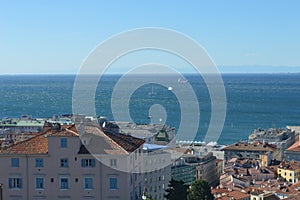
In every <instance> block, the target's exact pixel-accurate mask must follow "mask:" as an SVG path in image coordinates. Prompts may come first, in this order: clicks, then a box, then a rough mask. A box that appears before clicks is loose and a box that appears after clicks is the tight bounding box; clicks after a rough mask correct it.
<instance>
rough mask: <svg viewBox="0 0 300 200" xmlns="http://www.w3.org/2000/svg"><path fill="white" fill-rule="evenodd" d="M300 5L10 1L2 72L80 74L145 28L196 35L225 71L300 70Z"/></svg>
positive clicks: (0, 48) (5, 9) (2, 33)
mask: <svg viewBox="0 0 300 200" xmlns="http://www.w3.org/2000/svg"><path fill="white" fill-rule="evenodd" d="M299 8H300V1H297V0H294V1H292V0H291V1H276V0H269V1H261V0H251V1H250V0H249V1H237V0H236V1H230V0H226V1H221V0H220V1H200V0H195V1H179V0H169V1H167V0H165V1H162V0H157V1H155V0H154V1H153V0H152V1H149V0H144V1H141V0H139V1H121V0H120V1H105V2H104V1H67V0H63V1H53V0H52V1H30V0H28V1H21V0H19V1H17V0H15V1H8V0H7V1H5V0H3V1H0V27H1V28H0V74H14V73H76V72H77V71H78V69H79V67H80V64H81V63H82V61H83V60H84V58H86V57H87V55H88V54H89V52H90V51H91V50H92V49H93V48H95V47H96V46H97V45H98V44H99V43H100V42H102V41H103V40H105V39H106V38H108V37H110V36H112V35H114V34H117V33H119V32H122V31H125V30H129V29H133V28H141V27H162V28H169V29H174V30H177V31H179V32H182V33H184V34H186V35H188V36H190V37H192V38H193V39H195V40H196V41H197V42H198V43H200V44H201V45H202V46H203V47H204V48H205V49H206V50H207V52H208V54H209V55H210V56H211V57H212V59H213V60H214V61H215V63H216V64H217V65H218V66H221V71H222V70H224V71H226V70H227V71H230V70H233V71H236V72H247V71H250V70H253V69H252V68H251V66H253V65H255V66H277V67H267V70H270V72H277V71H284V70H290V71H299V70H298V69H299V66H300V56H299V55H300V54H299V53H300V12H299ZM222 66H238V67H233V68H232V67H231V68H226V67H222ZM282 66H288V68H284V67H282ZM257 68H259V67H257ZM228 69H230V70H228ZM264 69H265V67H264Z"/></svg>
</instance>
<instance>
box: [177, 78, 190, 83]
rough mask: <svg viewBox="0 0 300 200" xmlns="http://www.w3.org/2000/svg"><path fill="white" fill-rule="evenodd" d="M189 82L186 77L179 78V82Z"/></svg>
mask: <svg viewBox="0 0 300 200" xmlns="http://www.w3.org/2000/svg"><path fill="white" fill-rule="evenodd" d="M187 82H189V81H188V80H186V79H182V78H179V79H178V83H187Z"/></svg>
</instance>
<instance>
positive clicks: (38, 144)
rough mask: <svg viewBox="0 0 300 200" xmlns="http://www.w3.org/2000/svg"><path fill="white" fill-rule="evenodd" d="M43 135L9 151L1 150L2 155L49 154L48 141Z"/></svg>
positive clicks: (12, 147)
mask: <svg viewBox="0 0 300 200" xmlns="http://www.w3.org/2000/svg"><path fill="white" fill-rule="evenodd" d="M45 136H46V134H45V133H42V134H39V135H37V136H35V137H33V138H30V139H28V140H25V141H22V142H19V143H16V144H14V145H12V146H10V147H8V148H7V149H4V150H1V151H0V153H1V154H46V153H48V139H47V137H45Z"/></svg>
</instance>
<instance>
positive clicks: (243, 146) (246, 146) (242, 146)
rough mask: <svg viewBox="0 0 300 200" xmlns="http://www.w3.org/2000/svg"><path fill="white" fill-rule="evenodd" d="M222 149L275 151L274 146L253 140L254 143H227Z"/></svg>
mask: <svg viewBox="0 0 300 200" xmlns="http://www.w3.org/2000/svg"><path fill="white" fill-rule="evenodd" d="M223 150H232V151H258V152H259V151H264V152H266V151H275V150H276V147H275V146H274V145H271V144H268V143H261V142H254V143H241V142H238V143H235V144H232V145H229V146H227V147H225V148H223Z"/></svg>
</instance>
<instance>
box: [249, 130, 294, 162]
mask: <svg viewBox="0 0 300 200" xmlns="http://www.w3.org/2000/svg"><path fill="white" fill-rule="evenodd" d="M249 142H261V143H269V144H273V145H276V147H277V148H278V149H281V152H282V156H283V153H284V151H285V150H286V149H287V148H289V147H290V146H291V145H292V144H294V143H295V131H294V130H291V129H289V128H285V129H275V128H269V129H267V130H263V129H256V130H254V132H253V133H252V134H251V135H250V136H249Z"/></svg>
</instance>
